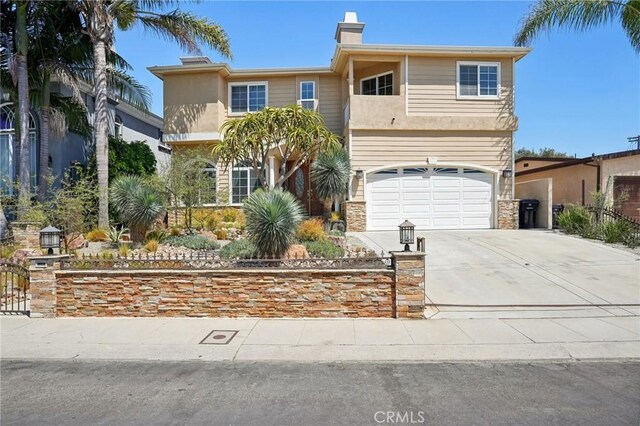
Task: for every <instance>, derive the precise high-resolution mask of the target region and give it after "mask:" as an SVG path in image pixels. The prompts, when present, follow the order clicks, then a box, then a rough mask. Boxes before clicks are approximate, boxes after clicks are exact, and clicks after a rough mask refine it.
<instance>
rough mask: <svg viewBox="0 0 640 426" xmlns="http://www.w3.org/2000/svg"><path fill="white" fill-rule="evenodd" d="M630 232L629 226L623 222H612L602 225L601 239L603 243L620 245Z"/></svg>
mask: <svg viewBox="0 0 640 426" xmlns="http://www.w3.org/2000/svg"><path fill="white" fill-rule="evenodd" d="M631 232H632V227H631V225H630V224H629V223H628V222H625V221H623V220H614V221H611V222H606V223H604V224H603V225H602V239H603V240H604V242H605V243H622V242H624V241H625V239H626V238H627V235H630V234H631Z"/></svg>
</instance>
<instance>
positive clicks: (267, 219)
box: [244, 189, 304, 257]
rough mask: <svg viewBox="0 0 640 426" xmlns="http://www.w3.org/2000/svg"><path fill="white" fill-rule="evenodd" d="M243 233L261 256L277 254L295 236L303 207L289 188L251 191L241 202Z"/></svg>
mask: <svg viewBox="0 0 640 426" xmlns="http://www.w3.org/2000/svg"><path fill="white" fill-rule="evenodd" d="M244 214H245V216H246V224H247V233H248V234H249V238H250V239H251V241H252V242H253V243H254V244H255V245H256V249H257V251H258V255H259V256H262V257H281V256H282V255H283V254H285V253H286V251H287V249H288V248H289V246H290V245H291V244H292V243H293V241H294V238H295V232H296V228H297V227H298V225H299V224H300V222H301V221H302V217H303V214H304V210H303V208H302V205H300V202H299V201H298V200H297V199H296V197H295V196H294V195H293V194H291V193H290V192H286V191H283V190H282V189H272V190H264V189H259V190H257V191H255V192H254V193H253V194H251V196H250V197H249V198H247V199H246V200H245V203H244Z"/></svg>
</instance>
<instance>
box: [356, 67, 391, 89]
mask: <svg viewBox="0 0 640 426" xmlns="http://www.w3.org/2000/svg"><path fill="white" fill-rule="evenodd" d="M360 93H361V94H363V95H393V73H392V72H390V73H386V74H380V75H374V76H373V77H369V78H363V79H362V80H360Z"/></svg>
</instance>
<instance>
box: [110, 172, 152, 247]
mask: <svg viewBox="0 0 640 426" xmlns="http://www.w3.org/2000/svg"><path fill="white" fill-rule="evenodd" d="M111 205H112V206H113V208H114V210H115V211H116V213H117V215H118V217H119V218H120V220H122V221H123V222H124V223H126V224H127V225H128V226H129V228H130V229H131V239H132V240H133V241H135V242H142V241H143V240H144V236H145V234H146V232H147V230H148V229H149V228H150V227H151V226H152V225H153V223H154V222H155V221H156V220H157V219H158V217H159V216H160V215H161V214H162V213H163V212H164V203H163V200H162V198H161V196H160V195H158V194H157V193H156V192H155V191H154V190H153V188H152V187H151V186H150V185H148V184H147V183H146V182H145V181H144V179H143V178H141V177H140V176H120V177H118V178H116V179H115V180H114V181H113V183H112V184H111Z"/></svg>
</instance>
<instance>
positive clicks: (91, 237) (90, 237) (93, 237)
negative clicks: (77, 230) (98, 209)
mask: <svg viewBox="0 0 640 426" xmlns="http://www.w3.org/2000/svg"><path fill="white" fill-rule="evenodd" d="M84 239H85V240H87V241H90V242H92V243H93V242H97V241H108V240H109V236H108V235H107V233H106V232H105V231H104V230H102V229H93V230H91V231H89V232H87V233H86V234H85V235H84Z"/></svg>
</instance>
